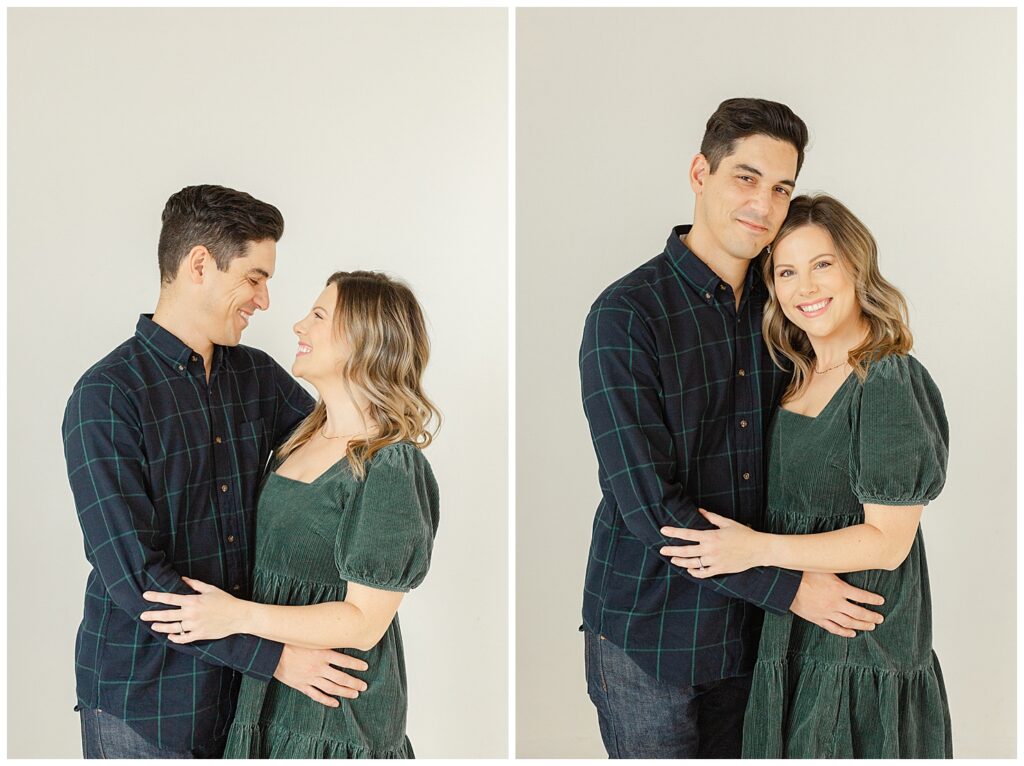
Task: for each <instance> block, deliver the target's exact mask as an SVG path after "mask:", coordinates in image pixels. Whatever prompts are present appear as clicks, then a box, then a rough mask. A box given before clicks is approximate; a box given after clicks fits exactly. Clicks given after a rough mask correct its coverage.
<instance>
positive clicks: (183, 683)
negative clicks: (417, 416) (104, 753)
mask: <svg viewBox="0 0 1024 766" xmlns="http://www.w3.org/2000/svg"><path fill="white" fill-rule="evenodd" d="M312 406H313V400H312V398H311V397H310V396H309V394H307V393H306V392H305V391H304V390H303V389H302V388H301V387H300V386H299V385H298V383H297V382H296V381H295V380H294V379H292V377H291V376H290V375H288V373H287V372H285V371H284V370H283V369H281V367H280V366H279V365H277V364H276V363H275V362H274V361H273V359H271V358H270V357H269V356H268V355H267V354H265V353H263V352H262V351H258V350H256V349H253V348H248V347H246V346H236V347H233V348H227V347H221V346H216V347H215V349H214V358H213V365H212V368H211V375H210V381H209V384H208V385H207V382H206V372H205V370H204V368H203V360H202V357H201V356H199V355H198V354H194V353H193V352H192V350H191V349H189V348H188V347H187V346H186V345H185V344H184V343H182V342H181V341H180V340H178V338H176V337H175V336H173V335H172V334H171V333H169V332H168V331H167V330H165V329H163V328H162V327H160V326H159V325H157V324H155V323H154V322H153V321H152V318H151V315H143V316H141V317H140V318H139V322H138V325H137V326H136V330H135V336H134V337H133V338H131V339H130V340H128V341H125V342H124V343H123V344H121V345H120V346H119V347H118V348H116V349H114V351H112V352H111V353H110V354H108V355H107V356H106V357H104V358H103V359H102V360H101V361H100V362H98V363H97V364H96V365H94V366H93V367H92V368H91V369H89V370H88V371H87V372H86V373H85V375H83V376H82V378H81V380H79V381H78V383H77V384H76V385H75V388H74V391H73V392H72V394H71V398H70V399H69V400H68V404H67V409H66V410H65V413H64V423H63V435H64V454H65V458H66V459H67V467H68V479H69V481H70V483H71V490H72V493H73V494H74V498H75V506H76V508H77V510H78V521H79V523H80V524H81V526H82V532H83V534H84V536H85V555H86V558H87V559H88V561H89V563H90V564H91V565H92V567H93V569H92V572H91V573H90V574H89V579H88V583H87V585H86V593H85V616H84V618H83V620H82V623H81V626H80V627H79V630H78V638H77V641H76V646H75V669H76V676H77V685H78V689H77V695H78V704H79V706H80V707H87V708H99V709H102V710H104V711H105V712H107V713H110V714H112V715H115V716H117V717H118V718H121V719H122V720H124V721H125V722H127V723H128V724H129V725H130V726H132V727H133V728H134V729H135V730H136V731H138V732H139V733H140V734H142V735H143V736H145V737H146V738H147V739H149V740H151V741H153V742H154V743H155V744H156V745H157V746H158V747H161V748H168V749H171V750H179V751H185V750H193V749H195V748H202V747H204V746H208V745H209V744H210V743H211V742H213V741H214V740H216V739H217V738H218V737H220V736H221V735H223V734H224V733H226V731H227V728H228V726H229V725H230V723H231V719H232V716H233V713H234V704H235V697H236V695H237V692H238V684H239V681H240V677H239V676H238V673H237V672H236V671H238V672H241V673H245V674H247V675H251V676H253V677H255V678H259V679H262V680H264V681H268V680H269V679H270V678H271V677H272V676H273V673H274V670H275V669H276V667H277V663H278V660H279V659H280V654H281V644H278V643H275V642H270V641H264V640H262V639H260V638H257V637H255V636H247V635H240V636H230V637H228V638H224V639H221V640H218V641H201V642H197V643H195V644H189V645H177V644H173V643H171V642H169V641H167V639H166V638H165V637H164V636H163V634H160V633H155V632H154V631H152V630H151V629H150V628H149V626H148V625H147V624H146V623H143V622H142V621H140V620H139V619H138V616H139V614H141V613H142V612H144V611H146V610H148V609H159V608H161V607H160V606H159V605H155V604H152V603H150V602H147V601H144V600H143V599H142V592H143V591H146V590H156V591H165V592H175V593H191V592H192V590H191V588H189V587H187V586H186V585H185V584H184V583H182V582H181V580H180V579H179V578H180V576H181V575H186V576H189V577H195V578H197V579H199V580H202V581H204V582H208V583H211V584H213V585H216V586H217V587H219V588H223V589H224V590H226V591H228V592H230V593H233V594H235V595H237V596H240V597H242V598H245V597H248V595H249V576H250V572H251V570H252V558H253V548H254V541H253V534H254V530H255V525H254V516H253V514H254V510H255V507H256V496H257V490H258V482H259V479H260V477H261V475H262V472H263V468H264V466H265V465H266V463H267V460H268V458H269V456H270V453H271V450H272V449H273V447H274V446H275V445H277V444H279V443H280V442H281V441H282V439H283V438H284V437H285V436H286V435H287V434H288V433H289V432H290V431H291V430H292V429H293V428H294V427H295V425H296V424H297V423H298V422H299V421H300V420H301V419H302V418H303V417H305V415H306V414H307V413H308V412H309V411H310V410H311V409H312Z"/></svg>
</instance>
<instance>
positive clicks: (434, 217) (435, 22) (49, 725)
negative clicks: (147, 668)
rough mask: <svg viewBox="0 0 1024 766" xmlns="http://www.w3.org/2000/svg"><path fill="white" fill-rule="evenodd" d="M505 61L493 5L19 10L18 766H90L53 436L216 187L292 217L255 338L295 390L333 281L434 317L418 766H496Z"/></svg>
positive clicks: (12, 145)
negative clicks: (358, 281) (433, 497)
mask: <svg viewBox="0 0 1024 766" xmlns="http://www.w3.org/2000/svg"><path fill="white" fill-rule="evenodd" d="M506 41H507V14H506V11H505V10H504V9H501V8H496V9H463V10H426V9H424V10H400V9H393V10H359V9H302V10H282V9H229V10H225V9H209V10H195V9H181V10H166V9H145V10H138V9H117V10H111V9H105V10H93V9H89V10H85V9H83V10H66V9H60V10H56V9H55V10H25V9H12V10H10V11H9V12H8V55H9V58H8V76H9V90H8V99H9V100H8V131H9V132H8V138H9V154H8V162H9V165H8V172H9V178H8V189H9V203H8V204H9V207H8V215H9V239H8V254H9V261H8V269H9V271H8V277H9V295H8V300H9V315H8V320H9V323H10V332H9V338H8V375H9V379H8V380H9V409H8V427H9V432H8V443H9V444H10V445H11V447H12V449H11V450H10V452H9V457H8V476H9V487H8V582H9V589H8V621H7V626H8V729H7V731H8V738H9V739H8V741H9V745H8V754H9V756H11V757H40V756H49V757H79V756H80V753H81V750H80V741H81V740H80V733H79V723H78V716H77V714H75V713H73V712H72V707H73V706H74V704H75V693H74V656H73V655H74V639H75V631H76V628H77V625H78V621H79V620H80V618H81V614H82V601H83V594H84V589H85V579H86V575H87V573H88V565H87V563H86V561H85V557H84V555H83V547H82V541H81V532H80V530H79V528H78V526H77V522H76V519H75V509H74V504H73V502H72V497H71V493H70V490H69V488H68V483H67V477H66V473H65V468H64V460H63V452H62V446H61V438H60V423H61V418H62V415H63V409H64V404H65V402H66V400H67V397H68V396H69V395H70V393H71V388H72V386H73V385H74V383H75V381H76V380H77V378H78V377H79V376H80V375H81V373H82V372H84V371H85V370H86V369H87V368H88V367H89V366H90V365H91V364H92V363H93V362H95V361H97V360H98V359H99V358H100V357H102V356H103V355H105V354H106V353H107V352H108V351H110V350H111V349H113V348H114V347H115V346H116V345H118V344H119V343H120V342H121V341H123V340H124V339H126V338H128V337H129V336H131V334H132V333H133V332H134V327H135V322H136V320H137V317H138V315H139V314H140V313H142V312H151V311H152V310H153V308H154V307H155V305H156V299H157V294H158V287H159V275H158V270H157V263H156V246H157V238H158V235H159V231H160V212H161V210H162V209H163V205H164V202H165V201H166V199H167V197H168V196H170V194H172V193H173V192H175V191H177V190H178V189H180V188H181V187H183V186H186V185H190V184H197V183H217V184H222V185H225V186H230V187H233V188H236V189H241V190H244V191H248V192H249V193H251V194H253V195H254V196H256V197H257V198H260V199H264V200H266V201H268V202H271V203H273V204H275V205H277V206H278V207H279V208H280V209H281V211H282V213H283V214H284V217H285V234H284V238H283V239H282V240H281V242H280V243H279V244H278V259H277V273H276V275H275V278H274V279H273V280H272V281H271V283H270V294H271V308H270V310H269V311H268V312H266V313H260V314H259V315H258V316H256V317H255V318H254V320H253V322H252V326H251V327H250V328H249V330H247V331H246V333H245V336H244V338H243V342H244V343H246V344H248V345H253V346H257V347H260V348H263V349H265V350H266V351H268V352H269V353H271V354H272V355H273V356H274V357H275V358H276V359H277V360H278V361H279V362H280V363H281V364H282V365H283V366H284V367H285V368H286V369H290V366H291V359H292V357H293V354H294V346H295V339H294V336H293V335H292V333H291V326H292V324H293V323H294V322H295V321H296V320H297V319H299V318H301V317H302V316H303V315H304V314H305V312H306V311H307V310H308V308H309V305H310V304H311V303H312V301H313V299H314V298H316V296H317V295H318V294H319V292H320V290H321V289H322V287H323V284H324V281H325V280H326V279H327V277H328V276H329V275H330V274H331V273H332V272H334V271H336V270H339V269H346V270H350V269H357V268H362V269H376V270H383V271H387V272H388V273H390V274H393V275H396V276H399V277H402V278H404V279H405V280H406V281H408V283H409V284H410V285H411V286H412V288H413V289H414V291H415V292H416V294H417V296H418V297H419V299H420V302H421V304H422V305H423V308H424V312H425V313H426V316H427V320H428V322H429V324H430V327H431V335H432V340H433V356H432V359H431V362H430V366H429V368H428V373H427V377H426V390H427V392H428V393H429V394H430V395H431V397H432V398H433V399H434V401H435V402H436V403H437V404H438V406H439V407H440V408H441V410H442V411H443V412H444V415H445V422H444V426H443V428H442V430H441V432H440V435H439V438H438V440H437V442H436V443H435V445H434V446H431V447H430V448H429V449H428V450H427V453H426V455H427V457H428V458H429V460H430V462H431V464H432V465H433V467H434V471H435V473H436V475H437V479H438V482H439V484H440V488H441V503H442V505H441V524H440V529H439V531H438V537H437V543H436V546H435V549H434V558H433V567H432V570H431V572H430V574H429V576H428V577H427V579H426V581H425V583H424V585H423V586H422V587H421V588H419V589H417V590H415V591H414V592H413V593H411V594H410V595H409V596H407V598H406V600H405V602H404V603H403V605H402V608H401V614H402V628H403V633H404V640H405V646H406V658H407V664H408V666H409V688H410V704H409V736H410V738H411V739H412V742H413V745H414V746H415V748H416V751H417V754H418V755H419V756H420V757H440V756H450V757H467V756H475V757H503V756H504V755H505V753H506V749H507V748H506V738H507V732H506V730H507V663H506V657H507V648H508V636H507V631H508V626H507V603H506V602H507V599H506V594H507V574H506V572H507V561H506V555H505V546H504V545H503V544H502V545H499V546H488V547H487V548H486V549H484V548H483V547H482V546H480V545H477V544H476V543H478V542H479V541H481V540H492V541H493V540H504V539H505V538H506V529H507V516H506V505H507V483H506V464H507V453H506V441H507V426H506V421H507V415H506V412H507V400H506V396H507V395H506V390H507V389H506V380H507V361H506V359H507V344H506V337H507V327H506V324H507V318H506V314H507V299H506V295H507V263H508V261H507V252H506V251H507V245H506V243H507V235H508V231H507V220H506V219H507V214H506V213H507V184H508V178H507V154H506V151H507V85H506V83H507V43H506ZM468 445H471V446H469V447H468ZM28 581H31V583H32V587H25V585H26V582H28Z"/></svg>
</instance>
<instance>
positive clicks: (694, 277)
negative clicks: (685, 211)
mask: <svg viewBox="0 0 1024 766" xmlns="http://www.w3.org/2000/svg"><path fill="white" fill-rule="evenodd" d="M692 228H693V225H692V224H684V225H680V226H675V227H673V228H672V233H671V234H669V236H668V242H667V243H666V244H665V254H666V255H667V256H668V259H669V260H670V261H671V262H672V265H673V266H674V267H675V268H676V271H678V272H679V273H680V274H681V275H682V277H683V280H684V281H685V282H686V283H687V284H689V285H690V286H691V287H692V288H693V290H694V291H695V292H696V293H697V294H698V295H699V296H700V299H701V300H702V301H704V302H705V303H707V304H711V303H713V302H714V301H715V298H716V296H719V295H720V294H721V293H725V292H727V288H728V287H729V283H728V282H726V281H725V280H723V279H722V278H721V277H720V276H718V275H717V274H716V273H715V272H714V271H712V270H711V267H710V266H708V265H707V264H706V263H704V261H702V260H701V259H700V258H698V257H697V255H696V254H695V253H694V252H693V251H692V250H691V249H690V248H688V247H687V246H686V245H685V244H683V237H684V236H686V234H687V233H689V231H690V229H692ZM762 257H763V255H759V256H757V258H755V259H754V260H753V261H751V262H750V268H748V269H747V278H746V280H745V281H744V284H743V295H744V297H745V296H747V295H753V294H760V293H762V292H763V291H764V290H765V288H764V280H763V279H762V278H761V258H762ZM722 285H724V286H725V288H726V289H721V290H720V289H719V288H720V287H721V286H722ZM744 303H746V300H744Z"/></svg>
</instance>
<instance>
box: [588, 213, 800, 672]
mask: <svg viewBox="0 0 1024 766" xmlns="http://www.w3.org/2000/svg"><path fill="white" fill-rule="evenodd" d="M689 230H690V227H689V226H677V227H676V228H675V229H673V231H672V234H671V236H670V237H669V238H668V244H667V246H666V248H665V251H664V252H663V253H662V254H661V255H658V256H657V257H655V258H653V259H652V260H650V261H649V262H647V263H646V264H644V265H643V266H641V267H639V268H638V269H636V270H635V271H633V272H632V273H630V274H627V275H626V276H625V277H623V278H622V279H620V280H618V281H617V282H615V283H613V284H612V285H611V286H609V287H608V288H607V289H606V290H605V291H604V292H603V293H602V294H601V295H600V296H599V297H598V299H597V301H595V303H594V305H593V307H592V308H591V310H590V314H589V315H588V316H587V322H586V326H585V329H584V332H583V343H582V346H581V348H580V375H581V379H582V387H583V406H584V409H585V411H586V415H587V420H588V421H589V423H590V433H591V438H592V439H593V442H594V449H595V450H596V452H597V459H598V467H599V470H598V477H599V481H600V485H601V493H602V498H601V502H600V504H599V505H598V508H597V514H596V517H595V518H594V525H593V537H592V540H591V546H590V560H589V563H588V566H587V575H586V582H585V585H584V596H583V623H584V628H585V629H587V630H590V631H592V632H595V633H599V634H601V635H603V636H604V637H605V638H607V639H608V640H610V641H612V642H613V643H614V644H615V645H616V646H619V647H621V648H622V649H623V650H624V651H625V652H626V654H627V655H628V656H629V657H630V658H632V659H633V660H634V661H635V662H636V663H637V664H638V665H639V666H640V667H641V668H643V669H644V670H646V671H647V672H648V673H650V674H651V675H652V676H654V677H655V678H656V679H658V680H665V681H669V682H676V683H681V684H687V685H696V684H700V683H707V682H709V681H714V680H718V679H722V678H728V677H730V676H734V675H739V674H742V673H748V672H750V671H752V669H753V665H754V660H755V659H756V654H757V638H758V635H759V633H760V627H761V622H762V620H763V617H764V614H763V612H762V611H761V610H768V611H771V612H775V613H784V612H786V611H788V609H789V605H790V604H791V603H792V601H793V597H794V596H795V594H796V591H797V588H798V587H799V584H800V577H801V574H800V573H799V572H792V571H790V570H783V569H776V568H766V567H760V568H756V569H751V570H748V571H746V572H741V573H738V574H732V575H724V576H721V577H716V578H712V579H708V580H697V579H695V578H693V577H691V576H690V575H689V574H687V573H686V570H685V569H681V568H677V567H674V566H673V565H672V564H670V563H669V561H668V559H667V558H665V557H663V556H661V555H660V554H659V553H658V549H659V548H660V547H661V546H662V545H664V544H666V542H671V544H673V545H678V544H680V543H679V542H678V541H675V540H667V539H666V538H663V537H662V535H661V533H660V532H659V530H660V528H661V527H662V526H665V525H668V526H674V527H692V528H698V529H708V528H710V527H711V525H710V524H709V523H708V522H707V521H705V520H704V518H703V517H702V516H701V515H700V514H699V513H697V511H696V509H697V507H698V506H699V507H702V508H707V509H708V510H710V511H713V512H715V513H720V514H722V515H723V516H728V517H730V518H733V519H736V520H738V521H740V522H742V523H744V524H748V525H751V526H754V527H759V526H760V525H761V521H762V514H763V506H764V501H765V494H764V477H765V473H766V465H765V456H764V450H763V441H764V434H765V432H766V425H767V423H766V421H767V420H768V418H769V417H770V415H771V412H772V411H773V410H774V408H775V405H776V404H777V403H778V401H779V399H780V397H781V395H782V391H783V389H784V388H785V386H786V383H787V382H788V380H789V372H788V371H785V370H780V369H779V368H777V367H775V366H774V365H773V364H772V361H771V358H770V357H769V356H768V351H767V348H766V347H765V346H764V343H763V342H762V339H761V315H762V309H763V307H764V302H765V298H766V296H767V290H766V288H765V286H764V284H763V282H762V281H761V279H760V275H759V273H758V268H757V264H756V263H755V264H752V266H751V268H750V270H749V272H748V274H747V282H746V286H745V288H744V291H743V294H742V296H741V300H742V304H741V306H740V307H739V311H737V307H736V302H735V297H734V294H733V291H732V288H731V287H730V286H729V285H728V284H727V283H725V282H723V281H722V280H721V279H719V277H718V276H717V275H716V274H715V273H714V272H713V271H712V270H711V269H710V268H708V266H707V265H706V264H705V263H704V262H702V261H701V260H700V259H699V258H697V257H696V256H695V255H694V254H693V253H692V252H690V251H689V250H688V249H687V247H686V246H685V245H684V244H683V243H682V242H681V241H680V237H681V236H682V235H684V234H686V232H688V231H689Z"/></svg>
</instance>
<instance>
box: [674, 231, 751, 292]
mask: <svg viewBox="0 0 1024 766" xmlns="http://www.w3.org/2000/svg"><path fill="white" fill-rule="evenodd" d="M682 242H683V244H684V245H686V247H687V248H689V250H690V252H691V253H693V254H694V255H696V256H697V257H698V258H700V259H701V261H703V262H704V264H705V265H706V266H707V267H708V268H709V269H711V270H712V271H713V272H715V274H717V275H718V276H719V277H720V278H721V279H722V281H724V282H726V283H727V284H728V285H729V286H730V287H731V288H732V292H733V294H734V295H735V296H736V304H737V305H739V302H740V296H741V295H742V294H743V285H744V283H745V282H746V280H747V271H748V270H749V269H750V261H748V260H745V259H743V258H735V257H733V256H731V255H729V254H728V253H727V252H725V251H724V250H722V248H721V247H720V246H719V245H718V243H717V242H715V240H714V238H713V237H711V236H710V234H709V232H708V231H707V229H705V228H704V227H702V226H700V225H699V224H697V223H694V224H693V227H692V228H691V229H690V231H689V232H687V233H686V235H685V236H684V237H682Z"/></svg>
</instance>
